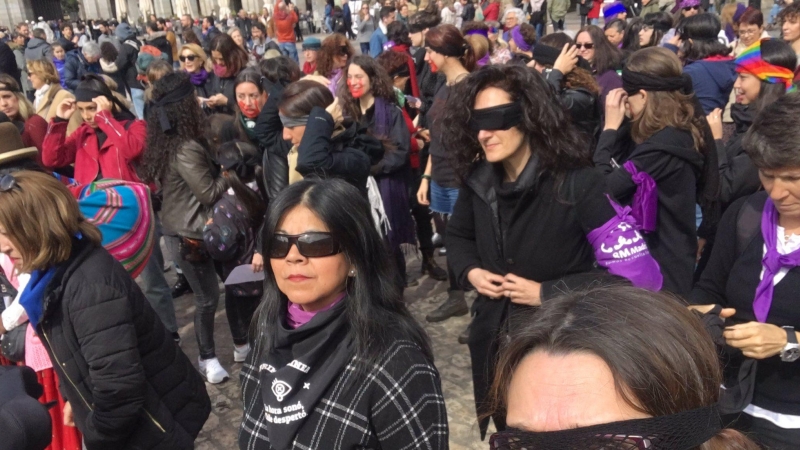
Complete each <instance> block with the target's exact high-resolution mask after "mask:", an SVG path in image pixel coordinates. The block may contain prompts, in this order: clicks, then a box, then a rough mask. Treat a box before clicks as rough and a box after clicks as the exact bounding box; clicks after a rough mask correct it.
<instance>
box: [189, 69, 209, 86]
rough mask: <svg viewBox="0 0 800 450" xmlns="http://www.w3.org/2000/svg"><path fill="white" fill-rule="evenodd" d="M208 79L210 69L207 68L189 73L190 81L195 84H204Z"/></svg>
mask: <svg viewBox="0 0 800 450" xmlns="http://www.w3.org/2000/svg"><path fill="white" fill-rule="evenodd" d="M187 73H188V72H187ZM207 79H208V71H207V70H206V69H200V71H199V72H194V73H189V81H191V82H192V84H193V85H195V86H202V85H203V83H205V82H206V80H207Z"/></svg>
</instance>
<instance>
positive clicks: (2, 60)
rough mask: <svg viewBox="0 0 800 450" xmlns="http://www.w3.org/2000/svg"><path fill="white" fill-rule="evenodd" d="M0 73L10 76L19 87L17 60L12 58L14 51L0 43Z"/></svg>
mask: <svg viewBox="0 0 800 450" xmlns="http://www.w3.org/2000/svg"><path fill="white" fill-rule="evenodd" d="M0 73H4V74H7V75H10V76H11V78H13V79H14V80H16V82H17V84H19V85H21V83H20V72H19V67H18V66H17V58H16V57H15V56H14V51H13V50H11V47H9V46H8V44H6V43H5V42H0Z"/></svg>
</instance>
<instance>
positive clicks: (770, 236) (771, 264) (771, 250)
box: [753, 198, 800, 323]
mask: <svg viewBox="0 0 800 450" xmlns="http://www.w3.org/2000/svg"><path fill="white" fill-rule="evenodd" d="M761 234H762V235H764V245H765V246H766V247H767V251H766V253H764V258H763V259H762V260H761V265H762V267H763V268H764V276H763V277H762V278H761V281H760V282H759V283H758V286H757V287H756V296H755V299H753V312H754V313H755V314H756V320H758V321H759V322H761V323H764V322H766V321H767V316H768V315H769V308H770V306H772V292H773V290H774V289H775V285H774V283H773V281H774V279H775V275H777V274H778V272H780V270H781V268H783V267H789V268H791V267H797V266H800V249H798V250H795V251H793V252H792V253H789V254H788V255H781V254H780V253H778V244H777V240H778V211H777V210H776V209H775V205H774V204H773V203H772V199H771V198H767V202H766V203H764V212H763V214H762V215H761Z"/></svg>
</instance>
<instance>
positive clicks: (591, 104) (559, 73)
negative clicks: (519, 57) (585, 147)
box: [529, 33, 600, 148]
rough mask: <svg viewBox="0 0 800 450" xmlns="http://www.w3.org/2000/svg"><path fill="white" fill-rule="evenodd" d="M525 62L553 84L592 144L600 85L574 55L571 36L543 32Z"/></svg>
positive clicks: (597, 115) (598, 110)
mask: <svg viewBox="0 0 800 450" xmlns="http://www.w3.org/2000/svg"><path fill="white" fill-rule="evenodd" d="M529 66H532V67H533V68H535V69H536V70H537V71H539V72H540V73H541V74H542V75H543V76H544V77H545V79H546V80H547V82H548V83H550V84H551V85H552V86H553V87H554V88H555V90H556V92H557V93H558V97H559V99H560V100H561V103H562V104H563V105H564V107H565V108H567V109H568V110H569V112H570V115H571V116H572V122H573V123H574V124H575V125H576V126H577V128H578V131H580V132H581V133H583V134H584V137H585V138H586V139H587V141H588V142H590V143H591V148H594V143H595V142H597V135H598V134H599V133H600V107H599V105H598V102H599V101H600V86H599V85H598V84H597V81H596V80H595V78H594V77H593V76H592V73H591V72H590V70H591V66H590V65H589V63H588V62H587V61H586V60H584V59H583V58H581V57H580V56H578V49H577V48H576V47H575V45H574V44H573V42H572V39H570V37H569V36H567V35H566V34H564V33H553V34H548V35H547V36H544V37H543V38H542V39H540V40H539V43H538V44H537V45H536V47H534V49H533V61H531V63H529Z"/></svg>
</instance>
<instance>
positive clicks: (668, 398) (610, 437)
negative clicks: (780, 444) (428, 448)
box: [490, 287, 759, 450]
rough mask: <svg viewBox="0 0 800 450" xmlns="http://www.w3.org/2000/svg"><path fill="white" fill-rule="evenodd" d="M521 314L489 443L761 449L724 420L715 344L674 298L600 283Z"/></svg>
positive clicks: (496, 395)
mask: <svg viewBox="0 0 800 450" xmlns="http://www.w3.org/2000/svg"><path fill="white" fill-rule="evenodd" d="M634 317H635V318H636V319H634V320H631V318H634ZM518 319H519V320H518V322H515V323H516V324H517V325H518V326H516V327H514V328H513V330H512V332H511V335H510V337H509V340H508V343H507V344H506V345H505V347H504V349H503V352H502V353H501V354H500V358H499V361H498V370H497V376H496V377H495V379H494V383H493V386H492V397H493V405H492V406H493V410H494V411H495V413H496V414H498V415H502V416H504V417H506V419H507V420H508V425H509V429H508V430H505V431H501V432H498V433H496V434H494V435H493V436H492V438H491V444H490V447H491V449H492V450H519V449H542V450H549V449H559V450H562V449H570V450H584V449H600V448H602V449H652V450H678V449H682V450H688V449H692V450H713V449H720V450H721V449H725V450H732V449H737V450H758V449H759V447H758V446H757V445H756V444H755V443H754V442H752V441H751V440H750V439H748V438H747V437H745V436H744V435H743V434H742V433H740V432H738V431H735V430H731V429H724V428H722V421H721V420H720V413H719V410H718V409H717V401H718V400H719V392H720V390H719V386H720V383H721V382H722V374H721V371H720V366H719V363H718V361H717V352H716V348H715V346H714V343H713V341H712V340H711V339H710V336H709V334H708V332H707V331H706V330H705V329H704V327H703V323H702V322H701V321H700V320H699V318H698V317H697V316H696V315H695V313H692V312H690V311H687V310H686V308H685V306H684V305H683V304H682V303H681V302H679V301H676V300H675V299H674V298H672V297H670V296H667V295H663V294H654V293H649V292H647V291H643V290H641V289H635V288H630V287H609V288H596V289H592V290H588V291H583V292H576V293H572V294H566V295H563V296H560V297H558V298H555V299H551V300H549V301H547V302H545V303H544V304H542V307H541V308H539V309H538V311H535V312H534V311H526V312H524V313H520V314H519V316H518ZM537 381H538V383H537Z"/></svg>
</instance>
